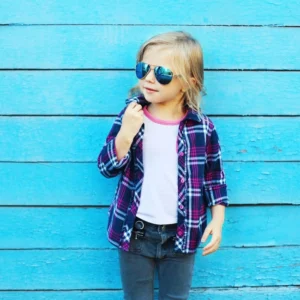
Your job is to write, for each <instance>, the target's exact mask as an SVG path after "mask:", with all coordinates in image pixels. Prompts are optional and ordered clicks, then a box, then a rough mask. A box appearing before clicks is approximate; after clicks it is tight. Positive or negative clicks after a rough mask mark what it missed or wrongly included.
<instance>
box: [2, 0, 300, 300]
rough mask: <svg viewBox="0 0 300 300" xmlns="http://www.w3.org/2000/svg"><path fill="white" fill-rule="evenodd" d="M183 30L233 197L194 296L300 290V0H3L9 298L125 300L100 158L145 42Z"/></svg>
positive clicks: (110, 185)
mask: <svg viewBox="0 0 300 300" xmlns="http://www.w3.org/2000/svg"><path fill="white" fill-rule="evenodd" d="M178 29H180V30H186V31H188V32H190V33H192V34H193V35H195V36H196V37H197V38H198V39H199V41H200V42H201V43H202V45H203V49H204V60H205V86H206V89H207V96H206V97H205V98H204V99H203V101H204V103H203V108H204V111H205V112H206V113H207V114H208V115H209V116H211V118H212V119H213V120H214V122H215V124H216V125H217V128H218V131H219V134H220V137H221V144H222V149H223V158H224V167H225V170H226V174H227V181H228V187H229V196H230V199H231V206H230V207H229V208H228V209H227V211H226V221H225V225H224V232H223V240H222V245H221V248H220V249H219V250H218V251H217V252H216V253H214V254H212V255H209V256H207V257H202V256H201V250H202V249H199V255H198V256H197V262H196V266H195V274H194V278H193V289H192V292H191V296H190V299H192V300H196V299H212V300H220V299H232V300H233V299H234V300H235V299H241V298H242V297H243V299H246V300H248V299H251V300H252V299H299V298H300V296H299V295H300V290H299V285H300V230H299V228H300V221H299V214H300V206H299V205H300V193H299V192H300V189H299V187H300V184H299V179H298V178H297V176H299V171H300V168H299V167H300V151H299V144H300V122H299V117H300V104H299V103H300V101H299V100H300V96H299V95H300V55H299V53H300V1H299V0H290V1H284V0H268V1H267V0H264V1H262V0H251V1H250V0H249V1H242V0H234V1H225V0H216V1H210V0H202V1H200V0H199V1H171V0H164V1H153V0H152V1H148V0H147V1H140V0H139V1H134V0H130V1H99V0H85V1H79V0H72V1H71V0H65V1H59V0H45V1H39V2H38V1H32V0H26V1H25V0H19V1H10V0H2V1H1V2H0V299H4V300H7V299H10V300H17V299H24V300H29V299H30V300H42V299H43V300H46V299H51V300H52V299H57V300H61V299H64V300H74V299H80V300H88V299H89V300H90V299H93V300H104V299H109V300H110V299H112V300H117V299H121V298H122V291H121V283H120V278H119V275H118V265H117V252H116V249H115V248H114V247H112V246H111V245H110V244H109V243H108V241H107V240H106V233H105V227H106V222H107V208H108V205H109V204H110V201H111V200H112V197H113V194H114V189H115V185H116V179H111V180H107V179H105V178H102V177H101V175H100V174H99V172H98V169H97V165H96V159H97V155H98V153H99V151H100V149H101V148H102V145H103V143H104V139H105V137H106V135H107V133H108V130H109V128H110V126H111V125H112V122H113V119H114V117H115V116H116V114H117V113H118V112H119V111H120V110H121V109H122V108H123V105H124V100H125V98H126V96H127V91H128V89H129V88H130V87H131V86H132V85H133V84H134V83H135V82H136V79H135V76H134V72H133V67H134V64H135V54H136V51H137V49H138V47H139V45H140V44H141V43H142V42H143V41H144V40H145V39H147V38H149V37H151V36H152V35H154V34H157V33H159V32H162V31H168V30H178ZM201 248H202V246H201ZM156 286H157V283H156Z"/></svg>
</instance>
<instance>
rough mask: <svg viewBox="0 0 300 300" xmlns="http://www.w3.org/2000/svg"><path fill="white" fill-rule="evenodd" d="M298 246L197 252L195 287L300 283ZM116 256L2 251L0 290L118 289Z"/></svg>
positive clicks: (108, 252)
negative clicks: (207, 254)
mask: <svg viewBox="0 0 300 300" xmlns="http://www.w3.org/2000/svg"><path fill="white" fill-rule="evenodd" d="M299 249H300V248H299V247H276V248H261V249H255V248H254V249H251V248H250V249H248V248H247V249H242V248H239V249H233V248H229V249H222V250H219V251H218V252H217V253H218V254H216V253H215V254H212V255H209V256H207V257H203V256H201V255H200V252H198V253H197V256H196V262H195V268H194V277H193V281H192V287H193V288H195V287H230V288H232V287H244V286H248V287H250V286H255V287H259V286H283V285H289V286H294V285H295V286H296V285H299V283H300V272H299V271H300V251H299ZM245 258H249V259H247V263H245ZM117 261H118V257H117V250H52V251H51V250H44V251H39V250H27V251H15V250H10V251H9V250H3V251H1V256H0V264H1V266H2V267H1V269H2V271H1V273H0V289H5V290H6V289H9V290H12V289H21V290H23V289H61V290H69V289H115V288H120V287H121V282H120V277H119V275H118V274H119V267H118V262H117ZM6 274H9V276H7V275H6ZM156 286H157V284H156Z"/></svg>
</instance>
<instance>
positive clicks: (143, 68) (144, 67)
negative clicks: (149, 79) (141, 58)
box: [135, 62, 150, 79]
mask: <svg viewBox="0 0 300 300" xmlns="http://www.w3.org/2000/svg"><path fill="white" fill-rule="evenodd" d="M149 70H150V66H149V65H148V64H146V63H143V62H139V63H138V64H137V65H136V67H135V73H136V77H137V78H138V79H142V78H144V77H145V76H146V75H147V73H148V72H149Z"/></svg>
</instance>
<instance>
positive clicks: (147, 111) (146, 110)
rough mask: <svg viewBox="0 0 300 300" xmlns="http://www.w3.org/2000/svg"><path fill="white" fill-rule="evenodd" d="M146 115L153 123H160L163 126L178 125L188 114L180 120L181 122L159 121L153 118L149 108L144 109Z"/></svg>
mask: <svg viewBox="0 0 300 300" xmlns="http://www.w3.org/2000/svg"><path fill="white" fill-rule="evenodd" d="M143 110H144V114H145V116H146V117H148V118H149V119H150V120H151V121H153V122H155V123H158V124H161V125H178V124H179V123H180V122H181V121H182V120H183V119H184V118H185V117H186V115H187V112H186V114H185V115H184V116H183V117H182V118H181V119H180V120H175V121H165V120H161V119H158V118H156V117H154V116H152V115H151V114H150V112H149V110H148V108H147V106H145V107H144V109H143Z"/></svg>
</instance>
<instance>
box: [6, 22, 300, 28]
mask: <svg viewBox="0 0 300 300" xmlns="http://www.w3.org/2000/svg"><path fill="white" fill-rule="evenodd" d="M0 26H3V27H4V26H11V27H21V26H22V27H25V26H32V27H36V26H57V27H59V26H114V27H117V26H124V27H166V26H176V27H184V26H185V27H246V28H248V27H249V28H253V27H254V28H257V27H263V28H300V25H298V24H290V25H284V24H276V23H274V24H272V23H271V24H177V23H176V24H174V23H164V24H145V23H143V24H134V23H132V24H128V23H116V24H113V23H104V24H100V23H88V24H86V23H54V24H51V23H1V24H0Z"/></svg>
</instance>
